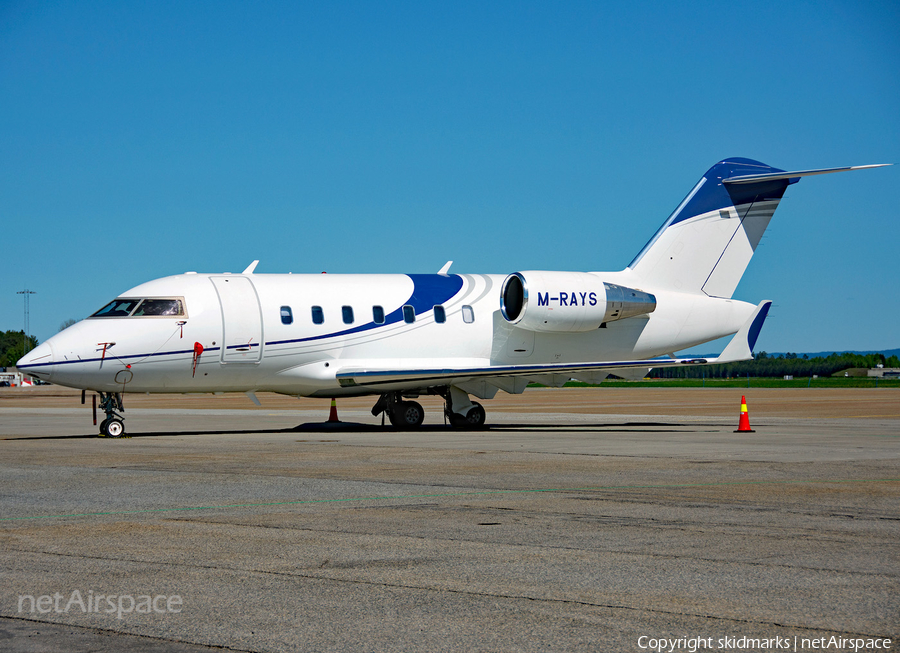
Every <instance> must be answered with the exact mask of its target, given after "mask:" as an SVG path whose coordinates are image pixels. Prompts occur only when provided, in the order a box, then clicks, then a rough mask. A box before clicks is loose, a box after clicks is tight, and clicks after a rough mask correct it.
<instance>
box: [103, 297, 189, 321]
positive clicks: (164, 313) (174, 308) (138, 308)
mask: <svg viewBox="0 0 900 653" xmlns="http://www.w3.org/2000/svg"><path fill="white" fill-rule="evenodd" d="M184 315H185V312H184V300H183V299H181V298H179V297H171V298H170V297H167V298H159V297H153V298H145V299H140V298H138V299H126V298H119V299H114V300H113V301H111V302H110V303H109V304H107V305H106V306H104V307H103V308H101V309H100V310H99V311H97V312H96V313H94V314H93V315H91V317H177V316H184Z"/></svg>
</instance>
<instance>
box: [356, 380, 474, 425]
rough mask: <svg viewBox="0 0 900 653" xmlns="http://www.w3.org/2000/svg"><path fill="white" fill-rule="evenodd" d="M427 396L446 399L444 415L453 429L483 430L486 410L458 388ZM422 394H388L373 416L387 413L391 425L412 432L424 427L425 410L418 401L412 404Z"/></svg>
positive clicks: (384, 396)
mask: <svg viewBox="0 0 900 653" xmlns="http://www.w3.org/2000/svg"><path fill="white" fill-rule="evenodd" d="M425 392H426V394H433V395H440V396H441V397H443V398H444V402H445V407H444V416H445V417H446V419H447V422H449V424H450V425H451V426H453V427H454V428H460V429H480V428H483V427H484V421H485V412H484V407H483V406H482V405H481V404H479V403H478V402H477V401H474V402H473V401H469V395H468V394H466V393H465V392H463V391H462V390H460V389H459V388H457V387H455V386H449V387H446V386H444V387H439V388H428V390H427V391H425ZM418 396H419V394H418V393H415V394H412V393H407V394H405V395H404V393H402V392H400V391H395V392H386V393H384V394H383V395H381V397H380V398H379V399H378V401H377V402H376V403H375V405H374V406H373V407H372V414H373V415H376V416H377V415H379V414H385V415H387V418H388V419H389V420H390V422H391V425H392V426H393V427H395V428H397V429H403V430H409V429H416V428H419V427H420V426H422V422H423V421H424V420H425V409H423V408H422V404H420V403H419V402H417V401H410V399H411V398H414V397H418Z"/></svg>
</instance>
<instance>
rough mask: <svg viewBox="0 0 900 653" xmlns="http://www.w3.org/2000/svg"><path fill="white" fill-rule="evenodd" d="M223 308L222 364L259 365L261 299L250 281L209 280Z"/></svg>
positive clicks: (243, 279) (235, 278)
mask: <svg viewBox="0 0 900 653" xmlns="http://www.w3.org/2000/svg"><path fill="white" fill-rule="evenodd" d="M210 281H212V283H213V286H215V288H216V293H217V294H218V295H219V304H220V305H221V307H222V356H221V360H222V362H223V363H258V362H259V361H260V359H261V358H262V350H263V329H262V313H261V309H260V305H259V297H258V296H257V294H256V288H254V287H253V282H252V281H250V279H248V278H247V277H243V276H238V275H230V276H221V277H210Z"/></svg>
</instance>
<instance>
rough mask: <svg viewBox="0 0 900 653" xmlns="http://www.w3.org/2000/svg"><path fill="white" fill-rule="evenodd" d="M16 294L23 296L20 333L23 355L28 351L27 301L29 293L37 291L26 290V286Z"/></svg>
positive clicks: (32, 293)
mask: <svg viewBox="0 0 900 653" xmlns="http://www.w3.org/2000/svg"><path fill="white" fill-rule="evenodd" d="M16 294H17V295H24V296H25V332H24V333H23V334H22V355H23V356H24V355H25V354H27V353H28V331H29V327H30V325H29V324H28V322H29V310H28V304H29V301H28V300H29V299H30V298H29V295H36V294H37V293H36V292H35V291H33V290H28V288H26V289H25V290H20V291H19V292H17V293H16Z"/></svg>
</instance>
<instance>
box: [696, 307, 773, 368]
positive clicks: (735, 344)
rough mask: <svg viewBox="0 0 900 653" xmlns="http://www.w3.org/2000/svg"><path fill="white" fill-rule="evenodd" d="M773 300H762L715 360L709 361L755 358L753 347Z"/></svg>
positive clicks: (722, 361)
mask: <svg viewBox="0 0 900 653" xmlns="http://www.w3.org/2000/svg"><path fill="white" fill-rule="evenodd" d="M771 306H772V302H771V301H769V300H768V299H766V300H764V301H761V302H760V303H759V306H757V307H756V310H755V311H753V315H751V316H750V318H749V319H748V320H747V321H746V322H744V326H742V327H741V328H740V329H739V330H738V332H737V333H735V334H734V337H733V338H732V339H731V342H729V343H728V346H727V347H725V349H724V351H722V353H721V354H719V357H718V358H716V359H715V360H711V361H709V362H710V364H717V363H733V362H735V361H746V360H751V359H752V358H753V348H754V347H755V346H756V340H757V338H759V332H760V330H761V329H762V325H763V322H765V321H766V316H767V315H768V314H769V308H770V307H771Z"/></svg>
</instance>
